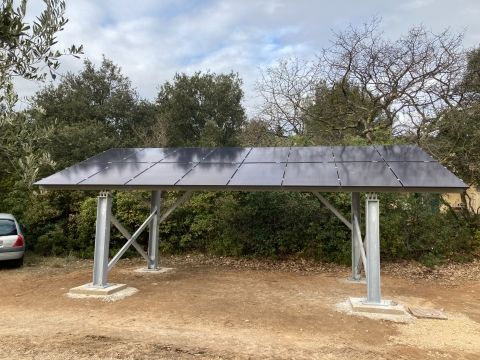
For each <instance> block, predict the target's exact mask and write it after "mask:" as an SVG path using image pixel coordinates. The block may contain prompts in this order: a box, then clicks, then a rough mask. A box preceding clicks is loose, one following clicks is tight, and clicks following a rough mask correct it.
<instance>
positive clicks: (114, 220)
mask: <svg viewBox="0 0 480 360" xmlns="http://www.w3.org/2000/svg"><path fill="white" fill-rule="evenodd" d="M111 220H112V225H114V226H115V227H116V228H117V229H118V231H120V233H121V234H122V235H123V236H125V238H126V239H127V240H129V239H130V238H131V237H132V235H131V234H130V231H128V230H127V228H126V227H125V226H123V225H122V223H121V222H120V221H118V219H117V218H116V217H115V216H113V215H112V218H111ZM132 246H133V247H134V248H135V249H136V250H137V251H138V253H139V254H140V255H142V257H143V258H144V259H145V260H147V261H148V256H147V253H146V252H145V251H143V248H142V247H141V246H140V244H139V243H138V242H137V241H133V242H132Z"/></svg>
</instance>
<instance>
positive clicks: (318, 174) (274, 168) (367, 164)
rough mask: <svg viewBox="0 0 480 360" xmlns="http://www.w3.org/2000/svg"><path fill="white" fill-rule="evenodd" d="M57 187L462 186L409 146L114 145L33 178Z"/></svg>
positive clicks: (414, 188)
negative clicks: (58, 169)
mask: <svg viewBox="0 0 480 360" xmlns="http://www.w3.org/2000/svg"><path fill="white" fill-rule="evenodd" d="M36 185H40V186H42V187H45V188H55V189H92V190H93V189H95V190H108V189H179V190H186V189H206V190H208V189H217V190H278V189H285V190H323V191H441V192H444V191H461V190H463V189H465V188H466V185H465V184H464V183H463V182H462V181H461V180H460V179H459V178H457V177H456V176H455V175H454V174H452V173H451V172H450V171H449V170H447V169H446V168H445V167H443V166H442V165H440V164H439V163H438V162H437V161H435V160H434V159H433V158H432V157H431V156H430V155H428V154H427V153H425V152H424V151H423V150H422V149H420V148H419V147H417V146H412V145H392V146H317V147H252V148H250V147H246V148H241V147H230V148H128V149H126V148H125V149H110V150H107V151H105V152H103V153H100V154H98V155H96V156H94V157H92V158H90V159H87V160H85V161H83V162H81V163H78V164H76V165H73V166H71V167H69V168H67V169H65V170H63V171H60V172H58V173H56V174H53V175H51V176H49V177H47V178H45V179H42V180H40V181H38V182H37V183H36Z"/></svg>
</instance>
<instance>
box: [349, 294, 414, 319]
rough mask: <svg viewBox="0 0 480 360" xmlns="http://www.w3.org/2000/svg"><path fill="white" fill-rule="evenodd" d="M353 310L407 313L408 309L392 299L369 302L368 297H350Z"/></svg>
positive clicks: (375, 312)
mask: <svg viewBox="0 0 480 360" xmlns="http://www.w3.org/2000/svg"><path fill="white" fill-rule="evenodd" d="M349 301H350V304H351V306H352V310H353V311H357V312H367V313H373V314H389V315H405V314H407V311H406V310H405V308H404V307H403V305H400V304H397V303H396V302H394V301H391V300H382V302H381V303H380V304H369V303H367V299H366V298H354V297H351V298H349Z"/></svg>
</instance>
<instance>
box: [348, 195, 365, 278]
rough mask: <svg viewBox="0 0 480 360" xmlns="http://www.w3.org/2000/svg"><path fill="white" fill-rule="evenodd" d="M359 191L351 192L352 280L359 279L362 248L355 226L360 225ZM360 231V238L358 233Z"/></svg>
mask: <svg viewBox="0 0 480 360" xmlns="http://www.w3.org/2000/svg"><path fill="white" fill-rule="evenodd" d="M360 214H361V212H360V193H358V192H354V193H352V225H353V227H352V235H351V237H352V280H360V279H361V277H362V276H361V272H360V257H361V249H363V245H362V238H361V232H360V231H357V229H356V228H355V227H356V225H357V224H358V225H360V223H361V217H360ZM359 232H360V238H359V235H358V233H359Z"/></svg>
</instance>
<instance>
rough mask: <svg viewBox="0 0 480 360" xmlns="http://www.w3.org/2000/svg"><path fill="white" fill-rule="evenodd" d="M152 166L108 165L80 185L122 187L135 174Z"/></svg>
mask: <svg viewBox="0 0 480 360" xmlns="http://www.w3.org/2000/svg"><path fill="white" fill-rule="evenodd" d="M151 166H152V164H149V163H127V162H115V163H110V164H108V165H107V167H105V169H103V170H101V171H99V172H98V173H96V174H95V175H92V176H91V177H89V178H88V179H86V180H84V181H82V182H81V184H82V185H102V186H104V185H106V186H108V185H124V184H125V183H126V182H127V181H130V180H131V179H132V178H134V177H135V176H136V175H137V174H139V173H141V172H143V171H145V170H147V169H148V168H149V167H151Z"/></svg>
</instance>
